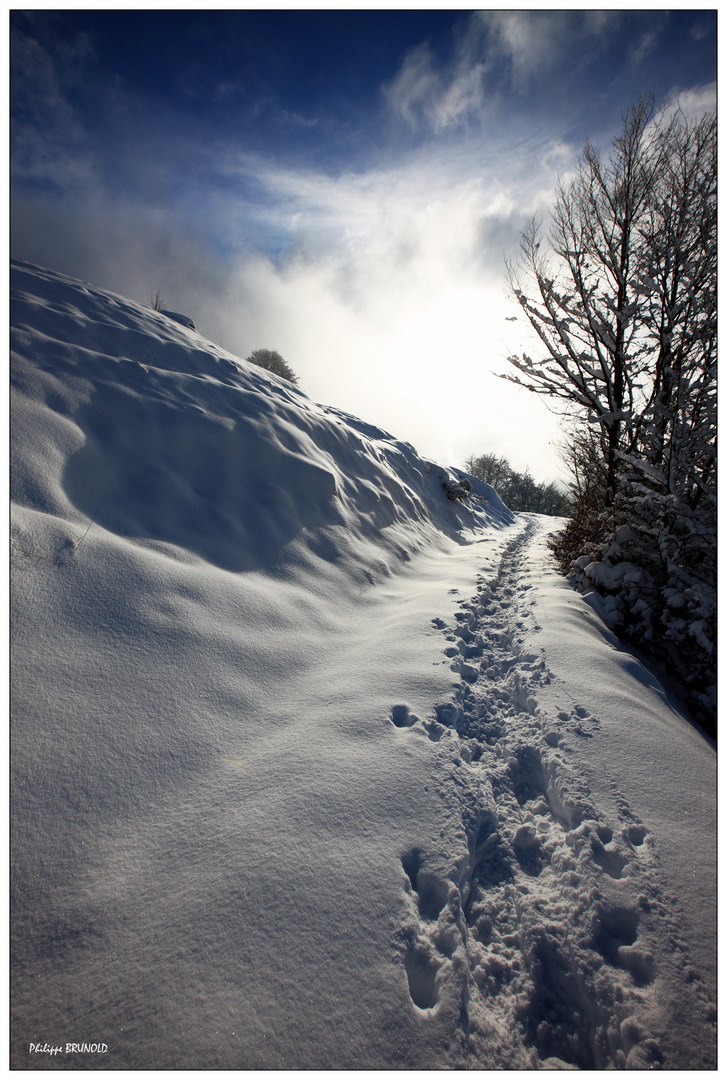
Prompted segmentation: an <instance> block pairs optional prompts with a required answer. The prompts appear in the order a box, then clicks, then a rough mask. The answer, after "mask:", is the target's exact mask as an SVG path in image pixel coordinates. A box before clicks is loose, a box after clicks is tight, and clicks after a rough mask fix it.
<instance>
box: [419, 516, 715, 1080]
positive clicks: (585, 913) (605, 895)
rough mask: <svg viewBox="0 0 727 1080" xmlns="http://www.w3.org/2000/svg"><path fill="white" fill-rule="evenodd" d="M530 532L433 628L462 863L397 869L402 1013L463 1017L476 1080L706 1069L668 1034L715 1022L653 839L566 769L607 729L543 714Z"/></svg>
mask: <svg viewBox="0 0 727 1080" xmlns="http://www.w3.org/2000/svg"><path fill="white" fill-rule="evenodd" d="M537 522H538V519H537V518H535V517H534V516H531V517H528V516H527V515H523V523H522V527H521V529H520V531H519V532H518V533H517V535H516V536H515V537H514V538H513V539H512V540H510V541H509V542H508V543H507V544H506V546H505V548H504V552H503V554H502V557H501V560H500V562H499V565H498V566H497V568H496V571H495V573H494V574H493V575H492V576H490V577H488V578H485V577H484V576H483V575H480V584H479V586H478V591H477V595H476V596H475V597H474V598H472V599H470V600H467V601H464V602H463V603H462V604H461V606H460V609H459V610H458V611H456V612H455V615H454V620H452V621H451V622H450V623H445V622H444V621H443V620H441V619H436V620H434V623H435V625H436V626H437V627H438V628H439V629H440V630H441V631H442V633H443V634H444V635H445V638H446V640H447V642H449V644H448V645H447V647H446V649H445V652H446V653H447V655H448V656H450V658H451V662H452V670H453V671H454V672H455V673H456V674H457V675H458V676H459V679H460V682H459V685H458V687H457V690H456V694H455V700H454V702H445V703H443V704H441V705H439V706H437V707H436V716H437V719H436V721H431V722H429V723H428V724H427V725H425V726H426V727H427V730H428V733H429V737H430V739H432V740H434V741H436V742H437V743H438V754H439V758H440V761H439V764H440V775H441V777H442V779H441V782H440V797H441V798H442V800H443V802H444V803H445V804H446V805H447V807H448V810H449V813H450V814H451V815H452V818H453V819H454V821H455V827H456V828H457V830H458V831H459V832H460V833H461V834H462V833H463V834H464V839H465V843H466V850H467V856H466V858H463V859H460V861H459V863H458V864H455V865H450V866H449V867H447V864H446V856H444V855H443V853H441V852H440V853H437V852H424V851H423V850H421V849H419V848H414V849H412V850H409V851H407V852H405V853H404V855H403V858H402V867H403V871H404V873H405V875H406V882H405V891H406V897H407V899H406V916H405V919H404V923H403V927H402V930H401V933H400V936H399V941H400V945H401V948H402V949H403V962H404V967H405V970H406V973H407V978H408V982H409V989H410V994H411V998H412V1002H413V1004H414V1006H415V1007H417V1008H418V1009H419V1010H420V1011H422V1012H427V1011H429V1010H432V1011H433V1012H434V1011H436V1010H437V1009H442V1011H443V1012H450V1013H451V1012H457V1013H459V1015H460V1048H459V1052H460V1054H461V1055H462V1057H463V1059H464V1062H466V1064H467V1067H471V1068H511V1069H523V1068H581V1069H606V1068H614V1067H615V1068H628V1069H642V1068H662V1067H666V1068H677V1067H691V1068H695V1067H702V1068H710V1067H713V1057H712V1055H711V1052H710V1047H709V1045H708V1044H706V1045H705V1043H704V1042H703V1041H702V1040H700V1039H699V1038H698V1037H697V1038H691V1039H690V1038H687V1040H686V1041H687V1043H688V1046H687V1047H686V1048H685V1046H684V1045H683V1043H684V1039H683V1036H684V1034H685V1033H684V1032H681V1033H680V1036H679V1037H678V1038H677V1039H676V1040H675V1039H674V1036H673V1033H672V1031H671V1030H670V1027H671V1024H670V1021H669V1015H670V1012H671V1010H672V1009H673V1010H674V1015H678V1014H679V1012H680V1011H681V1010H685V1011H686V1013H687V1014H689V1015H693V1016H700V1017H702V1018H704V1019H706V1020H707V1021H710V1020H712V1021H713V1020H714V1008H713V1005H712V1004H711V1003H710V1000H709V995H708V993H707V991H706V989H705V987H704V985H703V984H702V983H701V981H700V979H699V978H698V977H697V976H696V973H695V972H694V970H693V969H692V968H691V967H690V966H689V957H688V950H687V948H686V946H685V944H684V942H683V941H681V940H680V937H679V929H678V925H677V921H676V920H675V918H674V911H675V901H674V897H672V896H670V895H669V893H668V891H667V890H666V889H665V887H664V885H663V883H662V882H661V875H660V860H659V856H658V851H657V847H656V843H655V841H654V838H653V837H652V836H651V835H650V833H649V831H648V829H647V828H646V827H645V826H644V824H643V823H642V822H641V821H640V820H639V818H638V816H637V815H636V814H634V813H633V812H632V810H631V809H630V807H629V804H628V802H627V800H626V799H625V798H624V797H623V795H621V793H620V792H619V791H618V787H617V784H616V782H615V781H611V782H610V783H611V788H612V792H613V797H614V798H613V802H614V804H615V806H616V807H617V816H616V817H614V816H613V815H611V814H609V813H608V812H607V811H605V810H604V809H601V808H599V806H598V805H597V800H596V799H595V798H594V794H593V792H592V791H591V790H590V789H589V786H588V784H587V782H586V781H585V779H584V777H583V775H582V774H581V773H580V772H577V771H576V770H575V769H574V768H573V767H572V766H571V764H570V763H569V758H571V757H572V752H573V743H574V741H578V740H585V739H592V738H593V737H594V735H595V734H596V733H597V732H598V731H599V729H600V721H599V719H598V717H596V716H593V715H591V714H590V713H589V711H588V710H587V709H585V708H583V707H582V706H580V705H579V704H578V703H577V702H573V705H572V707H571V708H570V709H568V710H559V711H557V712H553V711H552V710H549V709H548V707H547V705H545V704H544V705H543V706H542V707H541V704H540V703H539V698H540V696H541V691H542V690H544V689H545V688H547V687H549V686H550V685H551V684H552V682H553V676H552V673H551V672H550V671H549V670H548V667H547V665H546V662H545V660H544V658H543V655H542V650H541V649H539V648H537V634H538V632H539V630H540V627H539V626H538V625H537V623H536V622H535V617H534V614H533V610H532V608H533V604H534V601H532V600H530V599H529V593H530V589H531V586H530V585H529V583H528V582H527V580H525V575H524V570H525V565H526V564H527V561H528V554H529V553H528V549H529V545H530V542H531V540H532V538H533V535H534V533H535V532H536V531H537V530H538V523H537ZM541 527H542V526H541ZM676 910H678V907H677V908H676ZM662 968H663V969H664V970H662ZM667 968H669V969H670V970H669V972H668V975H667V972H666V970H665V969H667ZM673 969H677V971H676V980H677V983H678V984H679V985H680V988H681V989H680V996H679V1000H676V999H675V995H674V991H673V985H674V982H675V972H674V970H673ZM662 975H664V978H662V977H661V976H662ZM682 994H683V997H682V996H681V995H682ZM670 999H671V1000H670ZM666 1002H668V1005H666V1007H665V1003H666ZM675 1043H676V1045H675ZM680 1043H681V1044H680Z"/></svg>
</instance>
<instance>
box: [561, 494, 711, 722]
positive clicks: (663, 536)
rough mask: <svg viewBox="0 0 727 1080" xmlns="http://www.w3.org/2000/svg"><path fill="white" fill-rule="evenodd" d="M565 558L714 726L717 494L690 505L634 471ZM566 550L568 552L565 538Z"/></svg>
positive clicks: (576, 579)
mask: <svg viewBox="0 0 727 1080" xmlns="http://www.w3.org/2000/svg"><path fill="white" fill-rule="evenodd" d="M589 528H590V535H589V536H588V538H587V539H586V541H585V543H583V542H582V538H579V537H573V540H574V541H575V543H576V544H577V546H576V547H575V548H574V552H573V555H572V557H571V560H570V565H569V566H568V568H567V569H568V572H569V576H570V578H571V580H572V581H573V583H574V584H575V585H577V587H578V588H579V589H581V590H582V591H587V590H591V589H593V590H595V591H596V592H597V593H599V594H600V595H601V597H603V598H604V599H605V601H606V603H605V605H603V606H602V612H603V614H604V617H605V619H606V621H607V622H608V623H609V625H610V626H611V627H612V628H613V629H614V630H615V631H616V632H617V633H619V634H620V635H621V636H623V637H625V638H627V639H628V640H630V641H632V642H633V643H634V644H635V645H637V646H638V647H639V648H641V649H642V650H643V651H644V652H645V653H646V654H648V655H651V656H654V657H655V658H656V659H657V660H659V661H661V662H662V663H664V664H665V665H666V667H667V670H668V672H669V674H670V675H672V676H674V677H676V678H677V679H678V680H679V682H681V683H682V684H683V685H684V687H685V688H686V690H687V691H688V693H689V695H690V699H691V701H692V704H693V706H694V708H695V711H696V712H697V714H699V715H700V717H701V719H702V720H703V721H705V722H706V723H707V726H708V727H712V725H713V723H714V709H715V698H716V633H717V593H716V559H717V535H716V499H715V497H714V495H711V496H710V497H708V498H706V499H705V500H703V501H701V502H700V503H699V504H698V505H697V506H696V507H691V506H690V505H689V503H688V502H686V501H685V500H684V499H680V498H679V497H678V496H677V495H675V494H669V493H661V492H658V491H655V490H654V489H653V488H650V487H648V486H647V485H646V484H644V483H643V482H642V481H641V480H640V479H639V477H638V475H636V474H634V475H631V476H628V477H625V478H624V479H623V480H622V483H621V488H620V490H619V492H618V494H617V496H616V499H615V501H614V505H613V507H611V508H609V509H608V510H605V511H602V513H601V514H600V515H599V516H598V518H597V519H596V521H595V522H594V521H593V519H591V521H590V526H589ZM560 554H561V557H562V556H563V554H564V552H563V549H562V545H561V550H560Z"/></svg>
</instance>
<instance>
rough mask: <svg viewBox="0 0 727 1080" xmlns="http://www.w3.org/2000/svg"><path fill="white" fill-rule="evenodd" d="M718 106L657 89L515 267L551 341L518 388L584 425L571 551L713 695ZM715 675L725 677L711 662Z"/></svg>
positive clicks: (519, 285)
mask: <svg viewBox="0 0 727 1080" xmlns="http://www.w3.org/2000/svg"><path fill="white" fill-rule="evenodd" d="M716 161H717V157H716V118H715V116H714V115H713V114H712V115H708V116H705V117H703V118H702V119H700V120H696V121H689V120H687V118H686V117H685V116H684V115H683V114H682V113H681V112H680V111H679V110H678V109H677V110H676V112H674V113H672V114H669V112H668V111H667V110H666V109H664V108H661V109H658V110H657V109H656V108H655V103H654V99H653V97H652V96H642V97H641V98H639V100H638V101H636V102H634V103H632V104H631V105H630V106H629V108H628V109H627V111H626V112H625V113H624V116H623V126H622V130H621V132H620V134H619V136H618V137H617V138H616V140H615V141H614V143H613V146H612V148H611V151H610V154H609V156H608V158H607V159H605V160H604V159H602V157H601V154H600V153H599V151H598V150H597V149H596V148H595V147H593V146H592V145H591V144H590V143H586V146H585V148H584V150H583V154H582V156H581V159H580V161H579V166H578V170H577V173H576V176H575V178H574V179H573V181H572V182H571V183H569V184H568V185H563V184H560V185H559V186H558V187H557V189H556V193H555V206H554V210H553V219H552V227H551V229H550V231H549V233H548V235H547V236H546V235H545V234H544V233H543V230H542V227H541V225H540V224H539V223H538V222H536V221H534V222H532V223H531V225H530V226H529V227H528V228H527V229H526V230H525V232H524V233H523V236H522V242H521V251H522V258H521V261H520V263H519V265H518V266H513V265H512V264H508V265H507V280H508V283H509V286H510V289H511V292H512V294H513V296H514V299H515V300H516V301H517V302H518V303H519V305H520V306H521V308H522V309H523V311H524V312H525V315H526V316H527V319H528V320H529V322H530V325H531V327H532V328H533V329H534V330H535V333H536V334H537V337H538V339H539V342H540V345H541V346H542V353H541V355H540V356H539V357H536V358H531V357H530V356H527V355H523V356H522V357H516V356H512V357H510V358H509V361H510V364H511V367H512V369H513V373H511V374H508V375H506V376H503V377H504V378H508V379H509V380H510V381H512V382H515V383H516V384H518V385H519V386H523V387H526V388H527V389H528V390H531V391H533V392H535V393H538V394H543V395H546V396H548V397H550V398H553V399H556V400H557V401H559V402H560V403H561V404H562V405H563V406H564V411H565V412H566V414H567V415H570V417H571V418H572V419H574V420H575V421H576V426H575V429H574V434H573V435H572V436H571V438H570V440H569V442H568V444H567V448H566V454H567V456H568V460H569V464H570V466H571V470H572V475H573V485H572V494H573V496H574V513H573V517H572V519H571V522H570V523H569V525H568V526H567V527H566V529H565V530H564V531H563V533H562V534H561V536H560V537H559V538H558V539H557V541H556V544H555V550H556V554H558V555H559V557H560V559H561V564H562V565H563V566H564V568H565V569H566V570H570V571H571V572H572V573H573V575H574V578H575V580H576V581H577V582H578V583H580V584H582V585H583V586H587V587H589V588H597V589H599V590H600V591H601V592H603V593H604V594H606V595H607V596H608V597H610V602H611V603H610V607H609V611H610V612H611V615H612V617H613V625H614V627H615V628H620V629H622V630H623V631H624V632H625V633H627V634H630V635H631V636H632V637H633V638H634V639H635V640H638V641H639V644H641V645H643V644H644V643H648V644H649V646H650V647H651V646H653V650H654V651H655V653H656V654H657V655H659V656H660V657H662V658H663V659H665V660H667V661H668V662H669V664H670V666H671V667H672V668H678V666H679V665H681V666H682V667H683V671H684V678H685V681H686V682H687V683H689V685H690V686H691V687H692V688H693V689H694V690H695V693H697V696H698V697H699V700H700V702H701V704H702V705H704V706H705V707H707V708H709V707H710V706H709V701H710V700H711V698H710V695H711V690H710V689H709V686H708V683H709V679H710V678H711V675H712V674H713V672H714V656H715V650H714V638H715V632H716V614H715V603H716V599H715V598H716V582H715V574H716V460H717V459H716V267H717V235H716V200H717V164H716ZM710 672H711V674H710Z"/></svg>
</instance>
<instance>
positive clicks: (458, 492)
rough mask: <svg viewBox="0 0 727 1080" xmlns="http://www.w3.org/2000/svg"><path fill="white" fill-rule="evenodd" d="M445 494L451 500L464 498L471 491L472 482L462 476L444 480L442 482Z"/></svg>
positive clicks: (455, 500) (456, 500)
mask: <svg viewBox="0 0 727 1080" xmlns="http://www.w3.org/2000/svg"><path fill="white" fill-rule="evenodd" d="M442 487H443V488H444V491H445V494H446V496H447V498H448V499H451V500H452V502H459V501H460V500H461V499H466V498H467V496H468V495H469V494H470V492H471V491H472V484H471V483H470V481H469V480H467V479H465V478H464V477H462V478H461V479H459V480H444V481H443V483H442Z"/></svg>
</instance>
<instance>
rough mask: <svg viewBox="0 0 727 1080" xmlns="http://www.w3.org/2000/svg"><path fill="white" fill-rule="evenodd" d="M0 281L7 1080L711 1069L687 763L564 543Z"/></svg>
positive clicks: (710, 935) (336, 417) (245, 372)
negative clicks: (5, 356)
mask: <svg viewBox="0 0 727 1080" xmlns="http://www.w3.org/2000/svg"><path fill="white" fill-rule="evenodd" d="M11 283H12V296H13V299H12V324H13V342H12V344H13V352H12V383H13V397H12V453H13V456H12V475H11V480H12V541H11V544H12V546H11V567H12V575H13V578H12V593H11V599H12V641H13V648H12V706H13V707H12V724H13V741H12V759H11V764H12V777H11V780H12V793H13V809H12V825H13V848H12V852H13V867H12V884H13V949H14V953H13V957H14V958H13V990H12V1006H13V1017H12V1024H13V1028H12V1044H13V1048H12V1064H13V1067H14V1068H17V1069H25V1068H48V1067H60V1068H103V1069H112V1070H113V1069H122V1070H129V1069H144V1070H149V1069H179V1068H184V1069H205V1070H214V1069H231V1068H241V1069H334V1070H350V1069H356V1070H360V1069H366V1070H369V1069H377V1070H379V1069H402V1068H403V1069H453V1068H477V1069H482V1068H490V1069H503V1068H517V1069H536V1068H568V1067H571V1068H572V1067H578V1068H590V1069H602V1068H608V1067H628V1068H647V1067H664V1068H713V1067H714V1066H715V1037H714V1025H715V1008H714V1002H715V992H716V991H715V981H716V980H715V948H714V941H715V897H714V893H715V755H714V748H713V746H712V745H711V744H710V743H709V742H708V740H706V739H705V738H704V737H703V736H702V735H701V734H700V733H699V732H697V731H696V730H695V729H694V728H693V727H692V726H691V725H690V724H689V723H688V722H687V721H686V720H685V719H684V717H683V715H682V714H681V713H680V710H679V708H678V706H677V704H676V703H675V701H674V700H673V699H672V698H670V696H669V695H668V693H667V692H666V691H665V690H664V688H663V687H662V686H661V685H660V684H659V682H658V681H657V680H656V679H655V678H654V677H653V676H652V675H651V674H650V673H649V672H648V671H647V670H646V669H645V668H644V666H643V665H642V664H641V663H640V662H639V661H638V660H637V659H636V658H635V657H634V656H633V655H632V654H631V653H630V652H629V651H628V650H625V649H623V648H620V647H619V645H618V643H617V641H616V639H615V638H614V637H613V635H612V633H611V631H610V630H608V628H607V627H606V625H605V624H604V622H603V621H602V620H601V619H600V618H599V616H598V613H597V611H595V610H594V609H593V607H592V606H589V603H588V602H587V598H584V597H582V596H580V595H579V594H578V593H576V592H574V591H573V590H572V589H571V588H570V586H569V585H568V583H567V582H566V581H565V580H564V579H563V578H561V577H560V576H558V575H557V574H556V572H555V569H554V564H553V560H552V558H551V556H550V553H549V551H548V548H547V537H548V535H549V534H550V533H551V532H552V531H553V530H554V529H556V528H558V527H560V524H561V522H559V521H558V520H557V519H550V518H543V517H538V516H536V515H526V514H525V515H514V514H511V513H510V511H509V510H507V509H506V508H505V507H504V506H503V505H502V503H501V502H500V500H499V499H498V497H497V495H496V494H495V493H494V491H493V490H492V489H491V488H488V487H487V486H486V485H484V484H482V483H480V482H478V481H477V480H475V479H474V478H465V477H464V474H459V473H458V472H457V470H455V469H451V468H443V467H442V466H440V465H438V464H436V463H434V462H431V461H426V460H424V459H422V458H420V457H419V456H418V454H417V453H416V451H415V450H414V449H413V448H412V447H411V446H409V445H408V444H406V443H402V442H399V441H397V440H396V439H395V438H394V437H392V436H391V435H389V434H387V433H386V432H383V431H381V430H379V429H377V428H375V427H373V426H371V425H368V424H366V423H364V422H362V421H360V420H358V419H356V418H355V417H351V416H348V415H346V414H344V413H341V412H340V411H338V410H336V409H333V408H327V407H324V406H321V405H317V404H315V403H313V402H312V401H310V400H309V399H308V398H307V397H306V396H305V394H304V393H302V392H301V391H300V390H298V389H297V388H296V387H295V386H293V385H291V384H290V383H289V382H286V381H285V380H283V379H280V378H278V377H276V376H274V375H272V374H270V373H269V372H266V371H264V370H263V369H261V368H259V367H255V366H254V365H250V364H247V363H246V362H244V361H242V360H239V359H237V358H235V357H233V356H232V355H230V354H229V353H227V352H225V351H224V350H223V349H220V348H218V347H217V346H215V345H213V344H212V343H210V342H208V341H206V340H205V339H204V338H203V337H202V336H201V334H200V333H199V332H196V333H194V334H190V333H189V329H188V328H187V327H186V326H184V325H180V324H179V323H175V322H174V321H169V320H166V319H161V318H159V313H156V312H151V311H148V310H145V309H144V308H142V307H140V306H138V305H136V304H134V303H132V302H131V301H128V300H125V299H123V298H122V297H118V296H115V295H113V294H110V293H107V292H104V291H102V290H100V289H96V288H94V287H92V286H90V285H88V284H87V283H82V282H78V281H75V280H73V279H70V278H67V277H64V276H63V275H60V274H56V273H53V272H51V271H47V270H43V269H40V268H38V267H33V266H30V265H28V264H23V263H14V264H13V269H12V280H11ZM196 314H197V316H198V317H199V319H200V321H202V314H201V313H199V312H198V313H196ZM465 479H466V480H468V482H469V483H471V485H472V490H471V493H468V492H467V491H466V484H465V485H462V483H461V482H462V480H465ZM457 486H460V487H462V489H463V492H464V494H463V495H462V496H459V497H458V498H457V499H456V500H452V499H451V498H448V495H447V490H446V489H447V488H449V489H450V490H451V489H452V488H454V487H457ZM71 1042H73V1043H76V1044H83V1043H86V1044H89V1045H93V1044H99V1043H100V1044H104V1045H106V1047H107V1050H106V1051H105V1052H103V1054H100V1053H99V1052H95V1053H91V1051H89V1050H88V1048H86V1049H85V1050H84V1049H83V1047H82V1046H81V1048H80V1049H79V1048H76V1049H70V1050H69V1051H68V1052H66V1049H65V1048H66V1044H67V1043H71ZM31 1043H32V1044H33V1046H34V1047H35V1049H33V1050H32V1051H31V1049H30V1045H31ZM53 1046H58V1047H61V1048H62V1050H61V1052H59V1054H58V1056H54V1057H49V1052H48V1049H47V1048H48V1047H53ZM38 1047H41V1049H40V1050H38V1049H37V1048H38ZM43 1048H46V1049H45V1052H44V1050H43Z"/></svg>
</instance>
